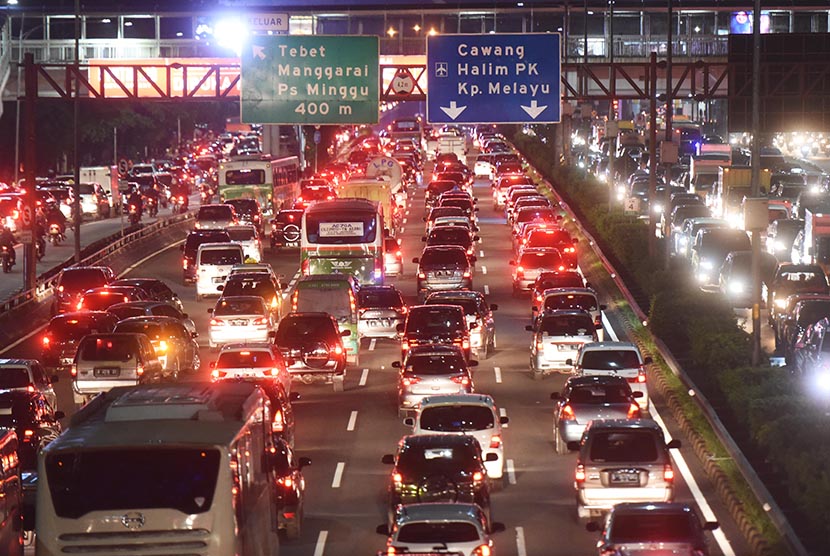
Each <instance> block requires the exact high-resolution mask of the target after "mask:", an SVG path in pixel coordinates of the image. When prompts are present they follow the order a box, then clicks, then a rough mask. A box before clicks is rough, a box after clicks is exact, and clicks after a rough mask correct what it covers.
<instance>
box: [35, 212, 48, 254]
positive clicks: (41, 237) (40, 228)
mask: <svg viewBox="0 0 830 556" xmlns="http://www.w3.org/2000/svg"><path fill="white" fill-rule="evenodd" d="M34 232H35V245H37V248H38V250H39V251H40V257H38V258H39V259H40V258H43V255H45V254H46V219H45V218H43V216H42V215H38V217H37V218H36V219H35V230H34Z"/></svg>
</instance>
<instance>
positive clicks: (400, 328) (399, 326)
mask: <svg viewBox="0 0 830 556" xmlns="http://www.w3.org/2000/svg"><path fill="white" fill-rule="evenodd" d="M404 330H406V325H405V324H404V323H402V322H399V323H398V324H397V325H396V326H395V331H396V332H401V333H403V331H404Z"/></svg>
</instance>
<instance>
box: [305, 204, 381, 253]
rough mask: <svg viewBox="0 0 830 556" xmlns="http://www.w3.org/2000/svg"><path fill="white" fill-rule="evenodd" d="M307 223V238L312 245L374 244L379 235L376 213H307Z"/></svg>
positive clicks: (363, 211) (362, 211)
mask: <svg viewBox="0 0 830 556" xmlns="http://www.w3.org/2000/svg"><path fill="white" fill-rule="evenodd" d="M305 223H306V227H307V229H306V237H307V238H308V241H309V243H312V244H321V245H342V244H349V243H372V242H374V241H375V238H376V237H377V233H378V229H377V213H376V212H374V211H371V212H370V211H365V210H359V211H358V210H352V211H343V210H341V211H314V212H306V216H305Z"/></svg>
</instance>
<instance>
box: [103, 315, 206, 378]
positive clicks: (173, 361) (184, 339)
mask: <svg viewBox="0 0 830 556" xmlns="http://www.w3.org/2000/svg"><path fill="white" fill-rule="evenodd" d="M113 332H116V333H122V332H128V333H136V334H145V335H146V336H147V337H148V338H149V339H150V343H151V344H152V345H153V349H154V350H155V352H156V356H157V357H158V359H159V362H161V366H162V370H163V373H164V376H166V377H167V376H172V377H173V378H178V377H180V376H181V375H182V374H183V373H189V374H195V373H196V372H198V370H199V367H200V365H201V359H200V358H199V344H198V343H196V340H195V338H194V334H193V333H191V332H189V331H188V330H187V328H185V326H184V324H182V322H181V321H180V320H179V319H177V318H175V317H155V316H153V317H150V316H140V317H130V318H127V319H124V320H122V321H120V322H119V323H118V324H116V325H115V330H113Z"/></svg>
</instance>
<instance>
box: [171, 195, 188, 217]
mask: <svg viewBox="0 0 830 556" xmlns="http://www.w3.org/2000/svg"><path fill="white" fill-rule="evenodd" d="M170 203H171V208H170V211H171V212H172V213H173V214H183V213H185V212H187V197H185V196H184V195H173V196H172V197H170Z"/></svg>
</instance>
